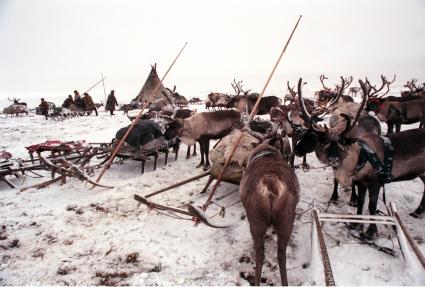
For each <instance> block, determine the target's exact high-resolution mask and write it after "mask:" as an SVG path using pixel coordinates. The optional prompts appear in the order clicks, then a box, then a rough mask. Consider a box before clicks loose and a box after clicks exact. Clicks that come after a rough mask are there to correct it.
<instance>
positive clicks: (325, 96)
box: [314, 75, 354, 106]
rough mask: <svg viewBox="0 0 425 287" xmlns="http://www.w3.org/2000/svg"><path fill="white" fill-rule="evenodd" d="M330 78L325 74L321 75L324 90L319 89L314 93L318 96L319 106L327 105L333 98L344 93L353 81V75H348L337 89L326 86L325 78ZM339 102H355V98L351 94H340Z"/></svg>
mask: <svg viewBox="0 0 425 287" xmlns="http://www.w3.org/2000/svg"><path fill="white" fill-rule="evenodd" d="M326 79H328V78H327V77H326V76H325V75H320V82H321V83H322V86H323V90H320V91H317V92H315V94H314V97H315V98H316V103H317V105H318V106H325V105H327V104H328V103H329V102H330V101H332V99H334V98H335V97H337V95H338V94H341V93H343V92H344V91H345V90H346V89H347V88H348V87H349V86H350V85H351V83H352V82H353V77H351V76H350V77H348V78H345V79H344V83H343V84H342V86H338V85H336V86H335V89H334V90H332V89H330V88H328V87H326V85H325V83H324V82H323V81H324V80H326ZM338 102H339V103H343V102H354V100H353V98H352V97H351V96H349V95H348V96H347V95H340V96H339V98H338Z"/></svg>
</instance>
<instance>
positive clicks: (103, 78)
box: [83, 76, 106, 94]
mask: <svg viewBox="0 0 425 287" xmlns="http://www.w3.org/2000/svg"><path fill="white" fill-rule="evenodd" d="M105 79H106V77H103V76H102V80H100V81H99V82H97V83H96V84H94V85H93V86H91V87H90V88H88V90H87V91H85V92H84V93H88V92H89V91H90V90H91V89H93V88H94V87H96V86H97V85H99V84H100V83H102V82H103V81H104V80H105ZM84 93H83V94H84Z"/></svg>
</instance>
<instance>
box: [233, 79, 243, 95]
mask: <svg viewBox="0 0 425 287" xmlns="http://www.w3.org/2000/svg"><path fill="white" fill-rule="evenodd" d="M230 84H231V85H232V88H233V89H234V90H235V93H236V96H239V95H240V94H241V92H242V86H243V85H242V81H239V82H237V83H236V79H233V82H232V83H230Z"/></svg>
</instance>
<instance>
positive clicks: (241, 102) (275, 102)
mask: <svg viewBox="0 0 425 287" xmlns="http://www.w3.org/2000/svg"><path fill="white" fill-rule="evenodd" d="M232 87H233V89H234V90H235V92H236V95H235V96H233V97H231V99H230V101H229V102H228V103H227V108H229V109H230V108H235V109H236V110H238V111H239V112H246V113H251V111H252V109H253V108H254V106H255V103H256V102H257V99H258V97H259V94H257V93H252V94H250V91H251V90H247V91H244V90H243V85H242V81H239V82H236V80H233V83H232ZM241 93H243V95H241ZM281 104H282V100H281V99H279V98H278V97H275V96H267V97H262V98H261V100H260V103H259V105H258V109H257V115H266V114H269V113H270V109H271V108H272V107H277V106H279V105H281Z"/></svg>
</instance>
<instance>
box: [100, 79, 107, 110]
mask: <svg viewBox="0 0 425 287" xmlns="http://www.w3.org/2000/svg"><path fill="white" fill-rule="evenodd" d="M101 75H102V84H103V94H104V95H105V106H106V88H105V81H104V80H105V78H104V77H103V73H102V74H101Z"/></svg>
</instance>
